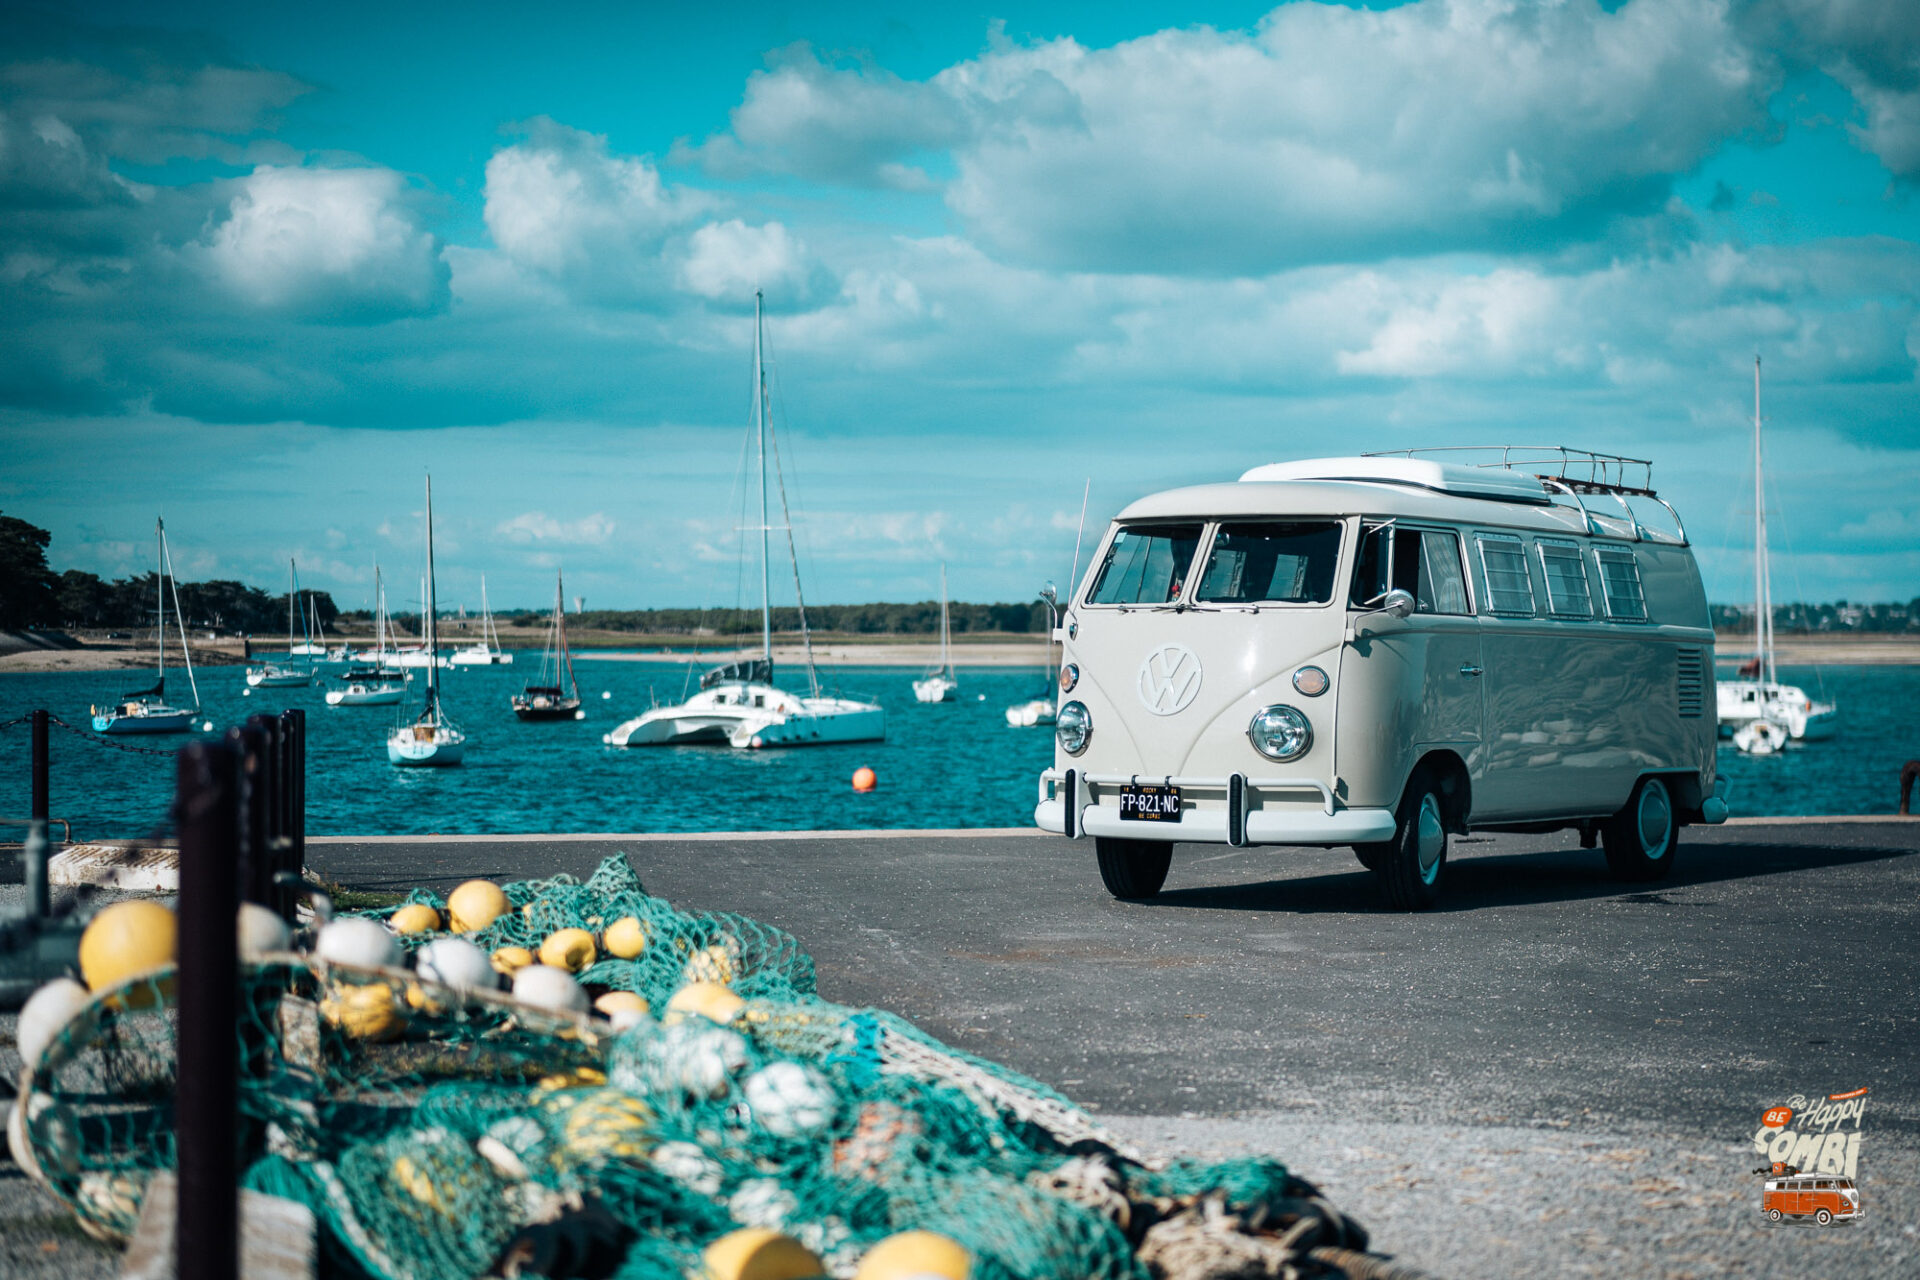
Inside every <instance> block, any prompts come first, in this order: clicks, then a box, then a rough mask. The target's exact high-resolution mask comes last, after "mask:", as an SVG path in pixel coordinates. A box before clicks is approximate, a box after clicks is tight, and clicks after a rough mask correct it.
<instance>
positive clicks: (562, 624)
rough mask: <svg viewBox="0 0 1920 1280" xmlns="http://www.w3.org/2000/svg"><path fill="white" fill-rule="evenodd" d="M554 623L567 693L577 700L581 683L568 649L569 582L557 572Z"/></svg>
mask: <svg viewBox="0 0 1920 1280" xmlns="http://www.w3.org/2000/svg"><path fill="white" fill-rule="evenodd" d="M553 622H554V628H555V632H556V635H555V639H556V640H557V641H558V642H559V646H560V662H563V663H565V664H566V667H567V693H568V696H570V697H574V698H577V697H579V696H580V682H579V681H578V680H576V679H574V675H573V652H572V651H571V650H570V649H568V648H567V582H566V578H565V576H564V575H562V574H561V573H560V572H558V571H557V570H556V571H555V573H554V575H553ZM558 666H559V664H558V663H556V664H555V670H554V675H555V676H556V677H558V676H559V674H560V672H559V670H558Z"/></svg>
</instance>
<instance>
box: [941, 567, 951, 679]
mask: <svg viewBox="0 0 1920 1280" xmlns="http://www.w3.org/2000/svg"><path fill="white" fill-rule="evenodd" d="M940 673H941V674H942V675H948V676H950V675H952V674H953V655H952V651H951V649H950V647H949V645H948V641H947V563H946V561H944V560H942V561H941V562H940Z"/></svg>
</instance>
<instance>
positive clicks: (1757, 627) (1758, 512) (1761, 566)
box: [1753, 355, 1773, 684]
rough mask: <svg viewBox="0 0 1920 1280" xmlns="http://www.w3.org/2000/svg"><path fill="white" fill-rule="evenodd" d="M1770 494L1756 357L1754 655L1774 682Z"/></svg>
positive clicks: (1762, 673) (1763, 677) (1767, 678)
mask: <svg viewBox="0 0 1920 1280" xmlns="http://www.w3.org/2000/svg"><path fill="white" fill-rule="evenodd" d="M1767 568H1768V566H1767V496H1766V484H1765V482H1764V480H1763V478H1762V471H1761V460H1760V357H1759V356H1757V355H1756V356H1755V357H1754V358H1753V658H1754V665H1755V666H1756V667H1757V668H1758V669H1759V672H1760V679H1761V680H1763V681H1765V682H1767V683H1769V684H1771V683H1772V682H1773V634H1772V633H1773V599H1772V597H1773V592H1772V590H1771V589H1770V587H1771V584H1770V582H1769V581H1768V579H1769V577H1770V575H1769V574H1768V572H1767Z"/></svg>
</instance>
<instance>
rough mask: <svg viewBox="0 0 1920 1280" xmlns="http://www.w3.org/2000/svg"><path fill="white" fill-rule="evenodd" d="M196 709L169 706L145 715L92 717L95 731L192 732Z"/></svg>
mask: <svg viewBox="0 0 1920 1280" xmlns="http://www.w3.org/2000/svg"><path fill="white" fill-rule="evenodd" d="M199 714H200V713H199V712H197V711H181V710H179V709H178V708H173V707H169V708H167V709H165V710H161V711H150V712H148V713H147V714H146V715H139V716H122V715H113V714H108V715H98V716H95V717H94V718H93V731H94V732H95V733H114V734H131V733H192V732H193V722H194V719H195V718H196V717H197V716H198V715H199Z"/></svg>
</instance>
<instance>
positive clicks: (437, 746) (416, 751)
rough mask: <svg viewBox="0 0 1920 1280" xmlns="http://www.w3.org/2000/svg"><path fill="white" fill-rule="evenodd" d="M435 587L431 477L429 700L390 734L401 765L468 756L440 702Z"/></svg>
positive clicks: (394, 759) (393, 759)
mask: <svg viewBox="0 0 1920 1280" xmlns="http://www.w3.org/2000/svg"><path fill="white" fill-rule="evenodd" d="M435 610H436V600H435V598H434V590H433V477H431V476H429V477H427V609H426V632H427V700H426V704H425V705H424V706H423V707H421V709H420V714H419V715H418V716H416V717H414V718H413V719H412V720H410V721H407V722H405V723H403V724H399V725H396V726H394V729H393V731H392V732H391V733H389V734H388V735H387V761H388V762H389V763H390V764H398V765H415V766H417V765H450V764H459V763H460V761H461V760H463V759H465V758H466V754H467V735H466V734H464V733H462V732H460V730H459V729H458V728H457V727H456V726H455V725H454V723H453V721H452V720H451V719H450V718H449V717H448V716H447V712H446V708H445V707H443V706H441V705H440V667H439V664H438V662H437V659H438V658H439V656H440V643H439V626H438V625H437V623H436V621H435V617H434V614H435Z"/></svg>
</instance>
